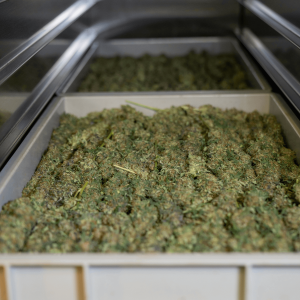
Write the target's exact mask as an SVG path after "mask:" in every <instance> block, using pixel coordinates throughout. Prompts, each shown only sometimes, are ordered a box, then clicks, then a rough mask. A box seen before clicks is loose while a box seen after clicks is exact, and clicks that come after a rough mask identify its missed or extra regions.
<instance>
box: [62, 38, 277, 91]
mask: <svg viewBox="0 0 300 300" xmlns="http://www.w3.org/2000/svg"><path fill="white" fill-rule="evenodd" d="M191 50H194V51H196V52H201V51H206V52H208V53H210V54H222V53H232V54H235V56H236V58H237V60H238V62H239V63H240V64H241V65H242V66H243V68H244V70H245V71H246V74H247V76H248V79H249V82H250V84H251V85H252V87H253V89H252V90H251V91H252V92H258V91H259V92H261V91H268V92H270V91H271V87H270V86H269V84H268V83H267V81H266V79H265V78H264V77H263V75H262V74H261V73H260V72H259V70H258V69H257V67H256V66H255V64H254V62H253V61H252V59H251V58H250V57H249V56H248V55H246V53H245V52H244V51H243V50H242V48H241V47H240V46H239V44H238V42H237V41H236V40H235V39H233V38H221V37H207V38H169V39H127V40H110V41H101V42H99V43H98V42H96V43H95V44H94V45H93V46H92V47H91V49H90V51H89V52H88V53H87V54H86V56H85V57H84V58H83V59H82V61H81V63H80V64H79V65H78V67H77V68H76V69H75V70H74V72H73V73H72V75H71V76H70V77H69V79H68V80H67V81H66V82H65V83H64V84H63V85H62V86H61V88H60V89H59V91H58V93H59V94H65V93H74V92H76V91H77V89H78V87H79V85H80V82H81V80H82V79H83V78H84V77H85V76H86V75H87V74H88V71H89V65H90V63H91V62H92V60H93V58H94V57H98V56H104V57H113V56H117V55H119V56H132V57H139V56H141V55H143V54H149V55H160V54H165V55H167V56H181V55H186V54H188V53H189V52H190V51H191ZM199 92H200V93H203V92H204V93H205V91H191V92H188V93H199ZM230 92H231V93H232V92H233V90H231V91H230ZM242 92H245V91H242ZM132 93H133V92H131V94H132ZM139 93H141V94H142V93H143V94H145V92H139ZM148 93H152V94H153V93H160V94H166V93H168V92H148ZM169 93H170V92H169ZM176 93H178V91H176V92H173V94H176ZM182 93H184V94H186V93H187V91H183V92H182ZM101 94H105V93H104V92H103V93H102V92H101ZM114 94H117V93H114Z"/></svg>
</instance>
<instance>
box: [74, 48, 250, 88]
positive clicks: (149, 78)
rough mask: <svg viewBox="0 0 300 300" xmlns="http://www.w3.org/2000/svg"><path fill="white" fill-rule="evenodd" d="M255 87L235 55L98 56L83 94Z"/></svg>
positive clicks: (86, 80) (83, 85) (92, 65)
mask: <svg viewBox="0 0 300 300" xmlns="http://www.w3.org/2000/svg"><path fill="white" fill-rule="evenodd" d="M249 88H251V87H250V85H249V81H248V78H247V75H246V73H245V71H244V70H243V68H242V66H241V65H240V64H239V63H238V61H237V59H236V57H235V55H234V54H219V55H210V54H208V53H206V52H202V53H195V52H194V51H191V52H190V53H189V54H187V55H185V56H179V57H167V56H165V55H159V56H149V55H143V56H142V57H139V58H134V57H119V56H117V57H112V58H107V57H98V58H96V59H95V60H94V61H93V62H92V64H91V65H90V68H89V73H88V74H87V76H86V77H85V78H84V79H83V81H82V83H81V84H80V86H79V91H80V92H125V91H133V92H135V91H186V90H191V91H193V90H243V89H249Z"/></svg>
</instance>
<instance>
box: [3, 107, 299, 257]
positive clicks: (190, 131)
mask: <svg viewBox="0 0 300 300" xmlns="http://www.w3.org/2000/svg"><path fill="white" fill-rule="evenodd" d="M295 158H296V156H295V153H294V152H293V151H292V150H290V149H288V148H287V147H286V145H285V143H284V138H283V135H282V131H281V127H280V125H279V124H278V122H277V120H276V118H275V117H274V116H272V115H267V114H266V115H260V114H259V113H258V112H256V111H254V112H252V113H246V112H243V111H239V110H236V109H229V110H225V111H222V110H221V109H219V108H216V107H213V106H210V105H206V106H202V107H199V108H193V107H191V106H189V105H184V106H181V107H171V108H169V109H165V110H157V109H156V113H155V115H154V116H153V117H147V116H145V115H143V114H142V113H140V112H138V111H136V110H135V109H134V108H132V107H131V106H129V105H126V106H122V107H121V108H119V109H110V110H108V109H105V110H103V111H101V112H93V113H90V114H89V115H87V116H86V117H84V118H77V117H75V116H73V115H70V114H65V115H63V116H62V117H61V120H60V126H59V127H58V128H57V129H55V130H54V132H53V134H52V138H51V141H50V144H49V147H48V150H47V151H46V153H45V154H44V156H43V157H42V159H41V162H40V164H39V165H38V167H37V169H36V171H35V173H34V175H33V176H32V178H31V180H30V181H29V182H28V184H27V186H26V187H25V188H24V190H23V196H22V198H19V199H16V200H14V201H11V202H9V203H7V204H5V205H4V206H3V208H2V211H1V213H0V228H1V230H0V252H2V253H5V252H50V253H64V252H229V251H239V252H256V251H263V252H289V251H300V206H299V203H300V183H299V182H300V168H299V167H298V165H297V164H296V162H295Z"/></svg>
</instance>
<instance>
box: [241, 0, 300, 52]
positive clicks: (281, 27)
mask: <svg viewBox="0 0 300 300" xmlns="http://www.w3.org/2000/svg"><path fill="white" fill-rule="evenodd" d="M238 1H239V3H240V4H242V5H243V6H244V7H246V8H247V9H249V10H250V11H251V12H252V13H254V14H255V15H256V16H258V17H259V18H260V19H261V20H263V21H264V22H265V23H266V24H268V25H269V26H271V27H272V28H273V29H274V30H276V31H277V32H278V33H280V34H281V35H282V36H284V37H285V38H286V39H287V40H289V41H290V42H291V43H293V44H294V45H295V46H297V47H298V48H300V29H299V28H298V27H297V26H295V25H293V24H292V23H290V22H289V21H287V20H286V19H285V18H283V17H281V16H280V15H278V14H277V13H276V12H274V11H273V10H272V9H270V8H269V7H267V6H266V5H264V4H262V3H261V2H259V1H256V0H238Z"/></svg>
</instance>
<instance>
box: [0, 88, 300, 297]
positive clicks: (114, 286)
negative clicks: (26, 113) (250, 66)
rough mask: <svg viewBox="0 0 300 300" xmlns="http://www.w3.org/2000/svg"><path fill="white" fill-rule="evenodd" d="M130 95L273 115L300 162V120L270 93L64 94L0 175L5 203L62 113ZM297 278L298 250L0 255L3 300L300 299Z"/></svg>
mask: <svg viewBox="0 0 300 300" xmlns="http://www.w3.org/2000/svg"><path fill="white" fill-rule="evenodd" d="M125 100H132V101H135V102H139V103H143V104H148V105H149V104H151V106H155V107H158V108H164V107H170V106H171V105H182V104H191V105H193V106H200V105H204V104H212V105H214V106H218V107H221V108H232V107H236V108H238V109H243V110H245V111H248V112H250V111H253V110H255V109H256V110H258V111H259V112H261V113H271V114H274V115H276V117H277V118H278V120H279V122H280V123H281V125H282V127H283V131H284V133H285V137H286V140H287V143H288V145H289V147H291V148H292V149H294V150H295V151H296V152H297V157H298V162H299V161H300V142H299V141H300V126H299V121H298V120H297V119H296V118H295V117H294V116H293V114H292V112H291V111H290V110H289V108H288V107H287V106H286V105H285V104H284V102H283V101H282V100H281V99H280V98H279V97H277V96H276V95H273V94H267V93H264V94H263V93H262V94H244V95H242V94H240V95H239V94H233V95H230V94H222V93H219V94H208V95H186V96H184V95H178V96H175V95H173V96H159V97H157V96H156V97H155V96H141V95H140V96H131V97H130V98H129V97H128V96H102V97H99V96H90V97H86V96H77V97H61V98H57V99H55V101H54V102H53V103H52V104H51V105H50V106H49V107H48V109H47V110H46V111H45V112H44V114H43V115H42V117H41V118H40V120H39V121H38V122H37V124H36V125H35V126H34V128H33V129H32V130H31V132H30V134H29V135H28V136H27V138H26V139H25V140H24V142H23V143H22V145H21V146H20V147H19V149H18V150H17V152H16V153H15V154H14V156H13V157H12V159H11V160H10V162H9V163H8V164H7V165H6V167H5V168H4V169H3V171H2V172H1V174H0V203H2V204H4V203H5V202H7V201H8V200H10V199H14V198H16V197H19V196H20V195H21V191H22V189H23V187H24V185H25V184H26V182H27V181H28V180H29V179H30V177H31V176H32V174H33V172H34V170H35V168H36V166H37V164H38V162H39V160H40V157H41V155H42V153H43V152H44V151H45V149H46V148H47V144H48V141H49V139H50V136H51V132H52V130H53V128H55V127H56V126H57V125H58V121H59V116H60V114H62V113H63V112H68V113H73V114H75V115H78V116H84V115H86V114H87V113H88V112H91V111H95V110H101V109H103V108H112V107H119V106H120V105H121V104H125ZM139 110H141V111H144V112H146V113H147V114H151V113H152V112H151V111H149V110H144V109H142V108H141V109H139ZM0 230H1V228H0ZM299 281H300V254H297V253H282V254H268V253H265V254H263V253H256V254H241V253H219V254H218V253H215V254H208V253H199V254H126V253H124V254H84V253H82V254H63V255H55V254H26V253H20V254H8V255H4V254H2V255H0V299H5V300H7V299H14V300H40V299H47V300H52V299H53V300H54V299H55V300H60V299H63V300H71V299H80V300H82V299H86V300H96V299H97V300H98V299H99V300H100V299H105V300H114V299H118V300H119V299H121V300H141V299H145V300H150V299H151V300H152V299H155V300H183V299H185V300H196V299H197V300H198V299H201V300H227V299H228V300H229V299H230V300H231V299H232V300H282V299H284V300H299V299H300V284H299ZM1 297H2V298H1Z"/></svg>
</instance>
